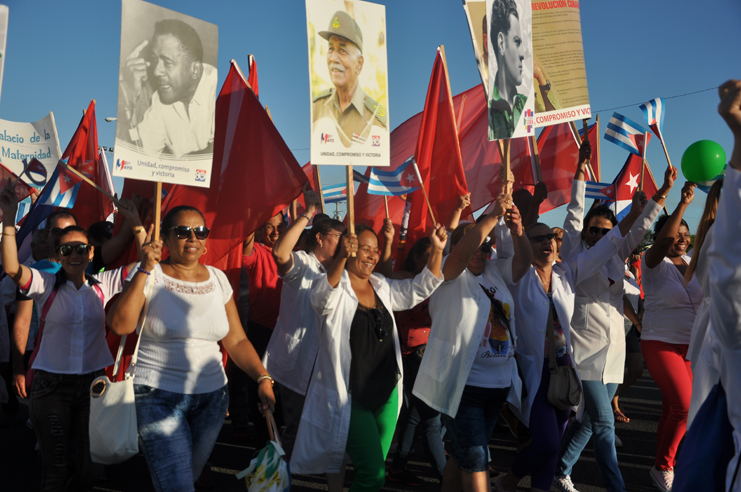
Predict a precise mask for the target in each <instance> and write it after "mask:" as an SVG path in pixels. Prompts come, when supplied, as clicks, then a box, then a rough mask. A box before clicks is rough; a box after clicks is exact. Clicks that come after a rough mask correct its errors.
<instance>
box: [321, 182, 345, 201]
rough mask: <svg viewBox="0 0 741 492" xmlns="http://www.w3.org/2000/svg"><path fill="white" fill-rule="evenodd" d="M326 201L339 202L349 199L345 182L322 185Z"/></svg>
mask: <svg viewBox="0 0 741 492" xmlns="http://www.w3.org/2000/svg"><path fill="white" fill-rule="evenodd" d="M322 195H324V203H337V202H344V201H345V200H347V186H346V185H345V183H342V184H336V185H328V186H322Z"/></svg>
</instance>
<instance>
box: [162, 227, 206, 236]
mask: <svg viewBox="0 0 741 492" xmlns="http://www.w3.org/2000/svg"><path fill="white" fill-rule="evenodd" d="M170 231H175V235H176V236H177V237H178V239H188V238H189V237H190V232H191V231H193V234H195V235H196V239H200V240H204V239H206V238H207V237H208V234H209V233H210V232H211V229H209V228H208V227H206V226H198V227H190V226H182V225H181V226H175V227H173V228H171V229H167V231H166V232H170Z"/></svg>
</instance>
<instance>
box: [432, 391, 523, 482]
mask: <svg viewBox="0 0 741 492" xmlns="http://www.w3.org/2000/svg"><path fill="white" fill-rule="evenodd" d="M507 394H509V388H479V387H478V386H469V385H466V387H465V388H464V389H463V394H462V395H461V403H460V405H459V406H458V412H457V413H456V414H455V418H451V417H450V416H449V415H445V414H442V418H443V423H444V424H445V428H446V429H447V430H448V435H449V436H450V444H451V451H452V455H453V457H454V458H455V460H456V461H457V462H458V468H460V469H461V470H463V471H466V472H470V473H475V472H482V471H487V470H488V469H489V436H491V433H492V431H493V430H494V426H495V425H496V424H497V417H499V412H500V411H501V410H502V405H504V402H505V401H506V400H507Z"/></svg>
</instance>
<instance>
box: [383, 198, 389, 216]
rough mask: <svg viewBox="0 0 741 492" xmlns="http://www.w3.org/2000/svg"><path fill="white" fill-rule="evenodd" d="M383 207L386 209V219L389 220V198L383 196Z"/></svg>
mask: <svg viewBox="0 0 741 492" xmlns="http://www.w3.org/2000/svg"><path fill="white" fill-rule="evenodd" d="M383 206H384V207H386V218H387V219H388V218H389V197H387V196H386V195H383Z"/></svg>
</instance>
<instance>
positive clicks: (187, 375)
mask: <svg viewBox="0 0 741 492" xmlns="http://www.w3.org/2000/svg"><path fill="white" fill-rule="evenodd" d="M206 268H208V271H209V274H210V276H209V278H208V280H206V281H205V282H185V281H183V280H178V279H175V278H173V277H170V276H168V275H165V274H164V272H162V267H160V265H157V266H156V267H155V268H154V270H153V271H152V278H150V279H148V281H154V285H153V287H152V296H151V299H150V301H149V308H148V310H147V320H146V322H145V324H144V330H143V334H142V340H141V344H140V345H139V354H138V361H137V364H136V369H135V374H134V376H135V379H134V382H135V384H146V385H147V386H152V387H154V388H158V389H163V390H165V391H171V392H173V393H184V394H198V393H210V392H212V391H216V390H217V389H219V388H221V387H223V386H224V385H225V384H226V381H227V379H226V374H225V373H224V367H223V365H222V362H221V361H222V359H221V351H220V350H219V344H218V342H219V340H221V339H222V338H224V337H225V336H226V335H227V333H229V320H228V319H227V316H226V308H225V305H226V303H227V302H228V301H229V299H230V298H231V296H232V288H231V286H230V285H229V281H228V280H227V278H226V275H224V272H222V271H220V270H217V269H216V268H213V267H211V266H207V267H206ZM136 272H137V270H136V269H134V270H133V271H132V272H131V275H130V276H129V279H128V280H131V279H132V278H133V276H134V275H136ZM140 275H141V274H140ZM144 292H145V293H146V292H147V290H146V287H145V290H144Z"/></svg>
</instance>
